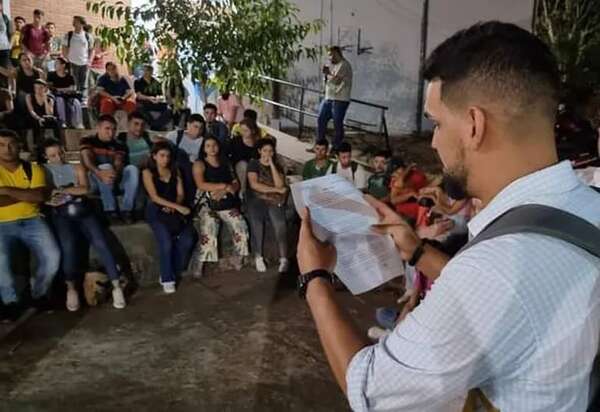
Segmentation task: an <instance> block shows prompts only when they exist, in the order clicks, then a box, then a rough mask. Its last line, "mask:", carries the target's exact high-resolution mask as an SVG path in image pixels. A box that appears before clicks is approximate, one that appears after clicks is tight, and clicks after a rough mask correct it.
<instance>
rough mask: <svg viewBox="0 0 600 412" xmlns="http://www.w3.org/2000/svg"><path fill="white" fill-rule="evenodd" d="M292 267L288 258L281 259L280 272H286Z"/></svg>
mask: <svg viewBox="0 0 600 412" xmlns="http://www.w3.org/2000/svg"><path fill="white" fill-rule="evenodd" d="M289 268H290V261H289V260H288V259H287V258H280V259H279V273H286V272H287V271H288V269H289Z"/></svg>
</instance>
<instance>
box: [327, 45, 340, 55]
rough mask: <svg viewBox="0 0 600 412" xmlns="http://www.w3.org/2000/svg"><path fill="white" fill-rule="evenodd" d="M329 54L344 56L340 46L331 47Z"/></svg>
mask: <svg viewBox="0 0 600 412" xmlns="http://www.w3.org/2000/svg"><path fill="white" fill-rule="evenodd" d="M329 52H330V53H337V54H339V55H340V56H343V53H342V48H341V47H340V46H330V47H329Z"/></svg>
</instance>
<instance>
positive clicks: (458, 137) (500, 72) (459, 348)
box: [298, 22, 600, 412]
mask: <svg viewBox="0 0 600 412" xmlns="http://www.w3.org/2000/svg"><path fill="white" fill-rule="evenodd" d="M424 74H425V78H426V79H427V80H428V81H429V84H428V88H427V98H426V103H425V109H426V113H427V116H428V117H429V118H430V119H431V120H432V122H433V124H434V135H433V142H432V146H433V148H434V149H436V151H437V152H438V154H439V156H440V158H441V160H442V163H443V164H444V168H445V173H446V175H447V177H448V178H450V180H451V181H453V182H454V185H455V186H456V187H457V188H460V189H464V191H465V192H466V194H468V195H469V196H471V197H475V198H478V199H480V200H481V202H482V204H483V206H484V209H483V210H482V211H481V212H480V213H479V214H478V215H477V216H476V217H475V218H474V219H473V220H472V221H471V222H470V223H469V231H470V233H471V235H472V236H477V234H479V233H480V232H481V231H482V230H484V228H486V227H487V226H488V225H489V224H490V223H491V222H493V221H494V220H496V219H497V218H498V217H500V216H501V215H503V214H504V213H505V212H507V211H508V210H511V209H513V208H515V207H516V206H519V205H525V204H541V205H545V206H551V207H553V208H555V209H559V210H562V211H566V212H569V213H570V214H571V215H574V216H576V217H578V218H580V220H583V221H585V222H587V223H586V224H589V223H592V224H593V225H595V226H599V225H600V195H599V194H597V193H595V192H594V191H592V190H591V189H589V188H588V187H586V186H584V185H583V184H582V183H581V182H580V181H579V180H578V179H577V177H576V176H575V174H574V172H573V170H572V168H571V165H570V164H569V163H558V157H557V154H556V147H555V141H554V133H553V129H554V118H555V112H556V108H557V106H558V88H559V83H560V82H559V80H560V79H559V74H558V68H557V64H556V60H555V58H554V56H553V55H552V53H551V52H550V50H549V49H548V48H547V46H546V45H545V44H544V43H543V42H542V41H541V40H539V39H538V38H536V37H535V36H534V35H533V34H531V33H529V32H527V31H526V30H524V29H521V28H519V27H517V26H515V25H512V24H505V23H500V22H488V23H479V24H477V25H474V26H472V27H470V28H468V29H466V30H462V31H460V32H458V33H457V34H455V35H454V36H452V37H451V38H449V39H448V40H446V41H445V42H444V43H442V44H441V45H440V46H438V47H437V49H435V50H434V51H433V53H432V54H431V56H430V57H429V59H428V62H427V64H426V67H425V70H424ZM450 195H451V196H453V194H452V193H450ZM453 197H455V196H453ZM369 202H370V204H371V205H372V206H373V208H374V209H375V210H377V212H378V214H379V216H380V218H381V219H382V220H381V222H380V223H382V224H383V225H382V229H381V228H380V229H379V230H383V231H385V232H387V233H389V234H391V235H392V237H393V239H394V241H395V244H396V246H397V248H398V249H399V254H400V255H401V256H402V258H403V259H404V260H405V261H408V262H409V263H410V264H415V265H416V266H417V268H418V269H419V270H421V271H422V272H424V273H425V274H427V275H428V276H432V277H435V276H436V275H437V274H438V273H439V272H441V274H440V275H439V278H438V279H437V280H436V282H435V284H434V285H433V288H432V289H431V291H430V292H429V293H428V295H427V296H426V297H425V299H424V300H423V301H422V302H421V304H420V305H419V306H418V307H417V308H416V309H415V310H413V311H412V312H411V313H409V314H408V316H407V317H406V318H405V319H404V320H403V321H401V322H400V323H399V324H398V325H397V326H396V328H395V329H394V331H392V332H391V333H390V334H389V335H388V336H386V337H384V338H382V340H381V341H379V343H377V344H375V345H371V343H370V341H369V340H368V339H367V337H366V335H365V334H364V333H362V332H361V331H359V330H357V329H356V328H355V327H354V326H353V323H352V320H351V319H350V318H349V316H348V314H347V313H346V312H345V311H344V309H343V308H342V307H341V306H340V305H339V304H338V303H337V302H336V299H335V293H334V291H333V289H332V287H331V285H330V284H329V283H328V280H327V274H328V272H329V271H331V270H332V269H333V267H334V266H335V265H336V250H335V249H334V248H333V246H331V245H328V244H325V243H322V242H321V241H320V240H317V237H318V238H319V239H323V237H322V236H321V235H320V234H319V233H318V230H317V229H318V226H323V224H324V222H322V221H321V220H322V216H321V215H317V213H319V211H318V210H316V211H313V210H312V209H310V206H309V209H310V210H309V211H304V212H303V224H302V229H301V234H300V241H299V245H298V262H299V267H300V271H301V276H300V278H299V287H300V292H301V295H303V296H305V297H306V300H307V302H308V305H309V307H310V310H311V312H312V314H313V317H314V320H315V323H316V327H317V330H318V333H319V336H320V339H321V343H322V345H323V347H324V350H325V353H326V355H327V358H328V360H329V363H330V365H331V368H332V370H333V373H334V375H335V377H336V379H337V381H338V383H339V384H340V386H341V388H342V390H343V391H344V392H345V393H346V394H347V396H348V400H349V402H350V405H351V407H352V409H354V410H355V411H415V412H416V411H419V412H421V411H428V412H431V411H448V410H455V411H461V410H462V406H463V405H464V399H465V396H466V394H467V393H468V391H469V390H471V389H473V388H480V389H481V391H482V392H483V394H484V395H485V396H486V397H487V398H488V399H489V401H491V403H492V404H493V405H494V406H495V407H496V408H498V409H500V410H502V411H511V412H512V411H523V412H525V411H527V412H534V411H540V412H541V411H548V410H552V411H585V410H586V409H587V406H588V394H589V377H590V371H591V367H592V362H593V359H594V357H595V356H596V353H597V351H598V337H599V335H600V333H599V332H600V322H599V321H598V319H599V318H600V282H599V280H600V259H598V258H596V257H595V256H594V255H593V254H591V253H588V252H587V251H586V250H584V249H583V248H579V247H576V246H574V245H572V244H570V243H568V242H565V241H562V240H559V239H557V238H554V237H551V236H546V235H539V234H533V233H525V232H519V233H513V234H510V235H504V236H499V237H494V238H492V239H490V240H487V241H485V242H481V243H477V245H475V246H473V247H471V248H469V249H468V250H465V251H464V252H462V253H459V254H458V255H457V256H456V257H454V258H453V259H451V260H449V261H448V258H447V257H445V256H444V255H443V254H441V253H440V252H438V251H436V250H435V249H434V248H432V247H431V246H429V245H427V244H423V243H421V241H420V240H419V239H418V238H417V236H416V235H415V234H414V232H413V231H412V230H411V229H410V227H408V226H407V225H406V224H404V223H403V221H402V220H401V219H400V218H399V217H398V216H397V215H396V214H395V213H394V212H393V211H391V210H390V209H388V208H387V207H386V206H384V205H383V204H381V203H379V202H377V201H374V200H369ZM309 212H310V213H309ZM311 220H312V221H313V222H317V223H318V225H317V226H315V227H313V226H312V225H311ZM325 223H326V222H325ZM592 229H593V228H592ZM313 230H314V232H313ZM315 235H319V236H315ZM335 241H336V239H335V238H334V239H333V242H334V243H335ZM338 249H339V246H338ZM343 253H344V251H343V250H337V254H338V255H340V254H343ZM435 272H438V273H435ZM369 276H370V272H369V271H365V272H364V273H363V274H362V277H366V278H368V277H369Z"/></svg>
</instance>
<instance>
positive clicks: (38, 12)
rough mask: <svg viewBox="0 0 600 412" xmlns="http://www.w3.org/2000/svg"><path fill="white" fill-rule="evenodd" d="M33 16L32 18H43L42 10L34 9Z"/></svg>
mask: <svg viewBox="0 0 600 412" xmlns="http://www.w3.org/2000/svg"><path fill="white" fill-rule="evenodd" d="M33 15H34V16H42V17H43V16H44V12H43V11H42V10H40V9H35V10H34V11H33Z"/></svg>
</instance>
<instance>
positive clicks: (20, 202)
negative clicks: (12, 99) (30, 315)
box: [0, 129, 60, 320]
mask: <svg viewBox="0 0 600 412" xmlns="http://www.w3.org/2000/svg"><path fill="white" fill-rule="evenodd" d="M17 139H18V137H17V134H16V133H15V132H13V131H12V130H6V129H3V130H0V298H2V303H3V304H4V305H6V307H5V310H6V314H7V316H8V318H9V319H11V320H16V318H17V317H18V316H19V314H20V313H21V308H20V307H19V305H18V298H17V292H16V291H15V287H14V274H13V272H12V269H11V263H12V262H11V258H12V257H13V253H14V246H15V244H16V243H22V244H24V245H25V246H26V247H27V248H28V249H29V251H30V252H31V254H32V255H33V257H34V258H35V260H36V262H37V269H36V271H35V277H34V279H33V280H32V281H31V296H32V298H33V299H34V300H37V301H42V300H43V299H44V297H45V296H46V293H47V292H48V289H49V288H50V285H51V283H52V279H53V278H54V276H55V275H56V272H57V271H58V267H59V264H60V250H59V248H58V245H57V244H56V240H55V239H54V236H53V235H52V232H51V231H50V229H49V228H48V225H46V222H44V220H42V218H41V217H40V206H39V205H40V203H42V202H44V201H45V200H46V199H47V197H48V194H49V193H48V191H47V190H46V178H45V175H44V170H43V169H42V168H41V167H39V166H38V165H35V164H31V163H29V162H22V161H21V160H20V159H19V152H20V150H19V143H18V140H17Z"/></svg>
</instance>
